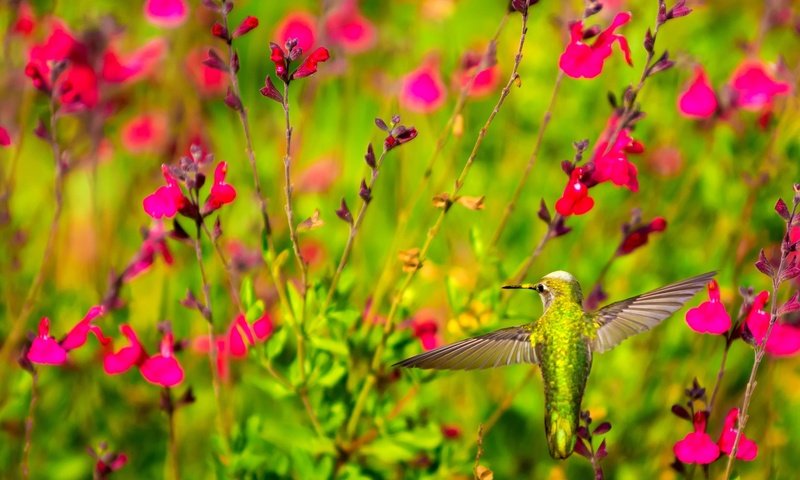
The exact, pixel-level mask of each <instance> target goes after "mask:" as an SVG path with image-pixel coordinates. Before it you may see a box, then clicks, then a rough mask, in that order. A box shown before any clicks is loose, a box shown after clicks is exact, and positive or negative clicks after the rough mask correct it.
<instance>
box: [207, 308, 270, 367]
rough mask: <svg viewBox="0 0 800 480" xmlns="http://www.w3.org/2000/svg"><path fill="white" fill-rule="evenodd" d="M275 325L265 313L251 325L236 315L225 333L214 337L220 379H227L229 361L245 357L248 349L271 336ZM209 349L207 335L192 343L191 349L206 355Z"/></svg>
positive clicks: (242, 316)
mask: <svg viewBox="0 0 800 480" xmlns="http://www.w3.org/2000/svg"><path fill="white" fill-rule="evenodd" d="M274 328H275V325H274V323H273V321H272V318H271V317H270V316H269V314H268V313H265V314H264V315H262V316H261V318H259V319H258V320H256V321H254V322H253V323H252V324H249V323H247V319H246V318H245V316H244V315H242V314H239V315H237V316H236V317H235V318H234V319H233V321H232V322H231V324H230V326H229V327H228V330H227V332H226V333H225V334H224V335H221V336H219V337H216V338H215V339H213V340H214V347H215V348H216V349H217V371H218V372H219V376H220V378H223V379H227V378H228V377H229V374H230V360H231V359H240V358H244V357H246V356H247V351H248V350H249V349H250V347H252V346H255V345H257V344H259V343H262V342H265V341H267V340H268V339H269V337H271V336H272V332H273V330H274ZM210 348H211V342H210V341H209V337H208V335H205V336H202V337H199V338H197V339H195V340H194V342H192V349H193V350H194V351H196V352H199V353H205V354H207V353H208V352H209V349H210Z"/></svg>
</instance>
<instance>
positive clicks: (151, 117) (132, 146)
mask: <svg viewBox="0 0 800 480" xmlns="http://www.w3.org/2000/svg"><path fill="white" fill-rule="evenodd" d="M167 130H168V120H167V116H166V115H165V114H163V113H161V112H153V113H142V114H139V115H137V116H135V117H134V118H132V119H130V120H128V121H127V122H126V123H125V125H123V126H122V133H121V136H122V145H123V146H124V147H125V149H126V150H128V151H129V152H131V153H146V152H158V151H159V150H161V149H162V148H164V146H165V145H166V143H167Z"/></svg>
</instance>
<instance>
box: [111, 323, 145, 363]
mask: <svg viewBox="0 0 800 480" xmlns="http://www.w3.org/2000/svg"><path fill="white" fill-rule="evenodd" d="M119 330H120V332H122V334H123V335H125V337H127V339H128V345H127V346H125V347H122V348H120V349H119V350H118V351H116V352H114V351H113V350H112V351H109V352H107V353H106V354H105V355H104V356H103V370H104V371H105V372H106V373H107V374H109V375H117V374H120V373H125V372H127V371H128V370H130V368H131V367H133V366H139V365H142V364H143V363H144V361H145V360H147V352H145V351H144V348H143V347H142V344H141V343H139V338H138V337H137V336H136V332H134V331H133V329H132V328H131V327H130V325H127V324H122V325H120V327H119Z"/></svg>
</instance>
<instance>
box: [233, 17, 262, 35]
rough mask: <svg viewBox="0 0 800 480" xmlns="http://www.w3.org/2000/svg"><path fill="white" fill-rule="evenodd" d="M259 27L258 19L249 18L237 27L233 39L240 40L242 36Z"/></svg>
mask: <svg viewBox="0 0 800 480" xmlns="http://www.w3.org/2000/svg"><path fill="white" fill-rule="evenodd" d="M256 27H258V18H256V17H253V16H249V17H247V18H245V19H244V20H242V23H240V24H239V26H238V27H236V30H234V31H233V38H239V37H241V36H242V35H246V34H247V33H249V32H250V30H253V29H254V28H256Z"/></svg>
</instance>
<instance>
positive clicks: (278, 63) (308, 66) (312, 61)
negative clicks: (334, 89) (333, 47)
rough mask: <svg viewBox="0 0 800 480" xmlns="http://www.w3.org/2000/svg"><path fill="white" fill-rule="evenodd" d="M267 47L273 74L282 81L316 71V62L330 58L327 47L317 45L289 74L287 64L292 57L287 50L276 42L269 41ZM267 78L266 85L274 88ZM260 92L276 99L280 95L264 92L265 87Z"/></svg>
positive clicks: (308, 74)
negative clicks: (273, 65)
mask: <svg viewBox="0 0 800 480" xmlns="http://www.w3.org/2000/svg"><path fill="white" fill-rule="evenodd" d="M289 46H291V45H289ZM269 48H270V56H269V59H270V61H272V63H274V64H275V75H277V77H278V78H280V79H281V80H283V81H284V82H290V81H292V80H293V79H295V78H304V77H308V76H310V75H313V74H315V73H317V64H318V63H320V62H325V61H327V60H328V59H329V58H330V53H328V49H327V48H325V47H319V48H317V49H316V50H314V51H313V52H311V54H310V55H309V56H308V57H306V59H305V60H304V61H303V63H301V64H300V66H299V67H297V69H296V70H295V71H294V72H292V74H291V75H289V64H290V63H291V62H292V58H290V57H291V56H290V55H289V54H288V53H287V52H285V51H284V50H283V48H282V47H281V46H280V45H278V44H276V43H270V44H269ZM267 80H268V86H269V87H271V88H272V89H274V86H273V85H272V81H271V80H269V77H267ZM265 88H267V87H265ZM261 93H262V94H264V95H265V96H268V97H271V98H275V99H276V100H277V99H278V98H279V95H280V94H275V95H273V94H268V93H266V92H265V89H262V92H261Z"/></svg>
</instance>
